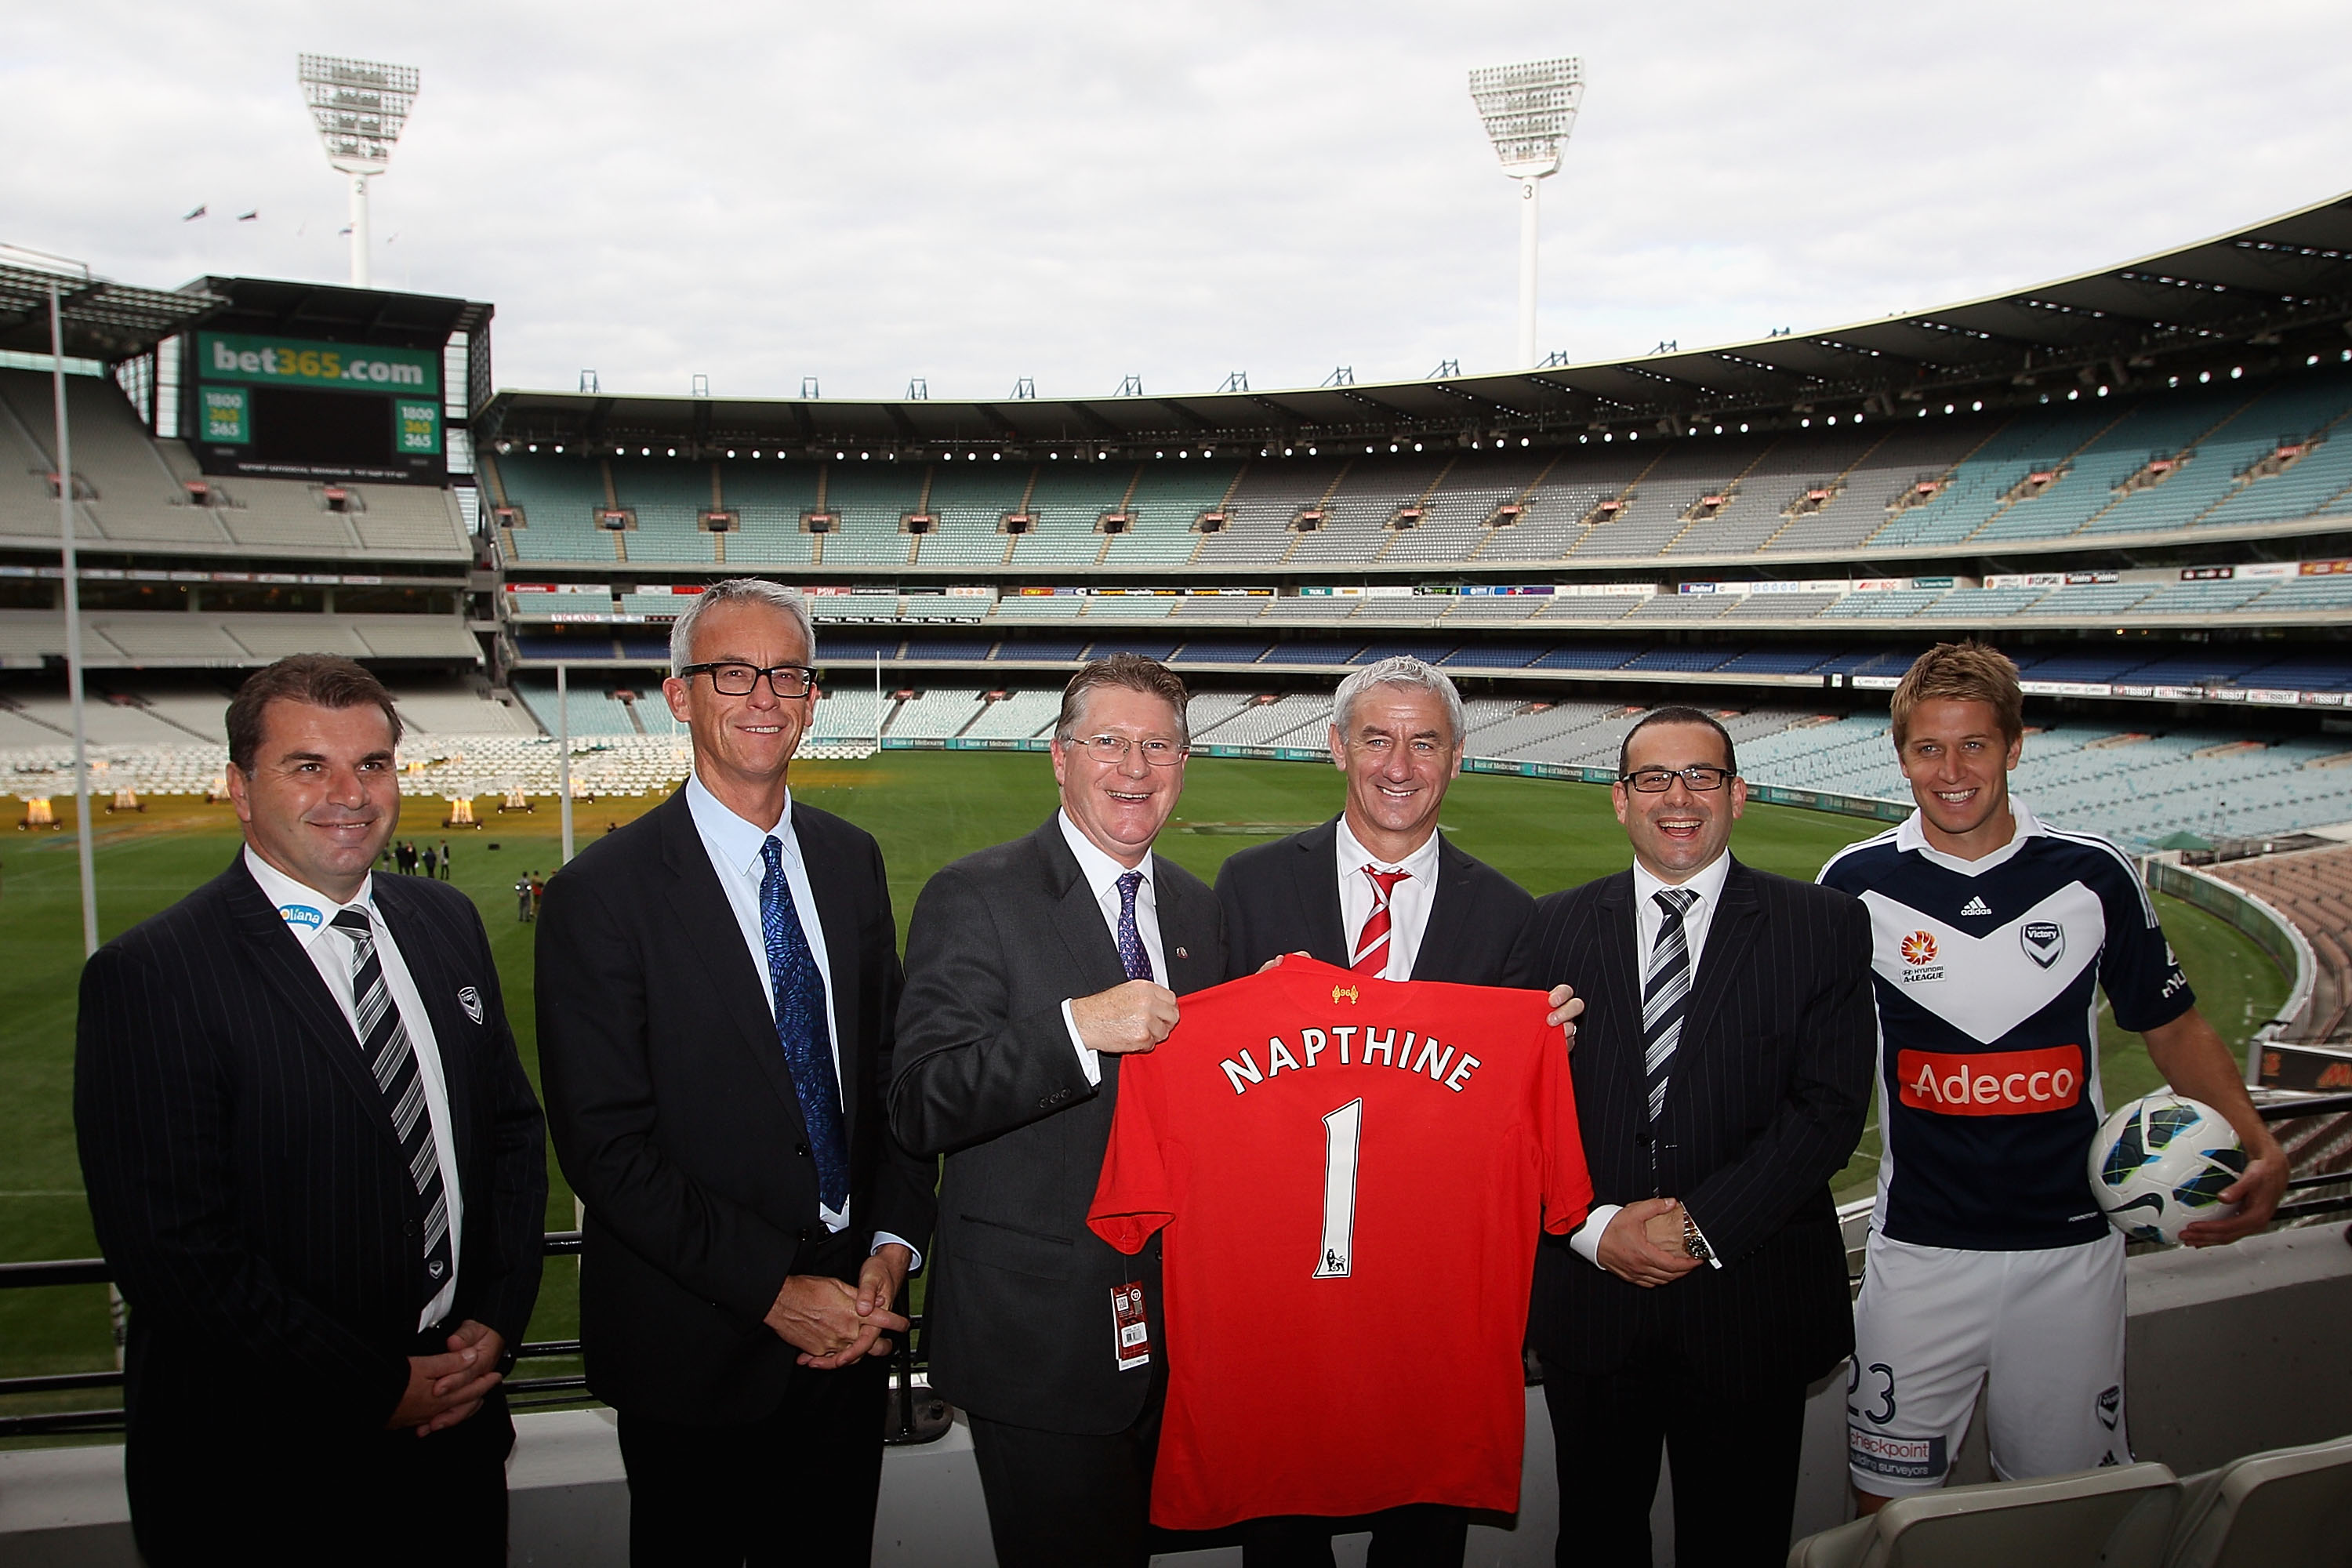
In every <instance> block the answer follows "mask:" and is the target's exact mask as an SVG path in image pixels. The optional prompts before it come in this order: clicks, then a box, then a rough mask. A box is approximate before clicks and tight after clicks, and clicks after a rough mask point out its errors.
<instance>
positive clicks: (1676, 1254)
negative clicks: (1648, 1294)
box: [1593, 1198, 1698, 1290]
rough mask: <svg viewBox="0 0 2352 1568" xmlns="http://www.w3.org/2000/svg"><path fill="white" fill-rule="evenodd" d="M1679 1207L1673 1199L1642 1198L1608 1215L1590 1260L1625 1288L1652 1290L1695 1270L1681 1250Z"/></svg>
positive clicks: (1681, 1216) (1693, 1264) (1680, 1216)
mask: <svg viewBox="0 0 2352 1568" xmlns="http://www.w3.org/2000/svg"><path fill="white" fill-rule="evenodd" d="M1682 1237H1683V1205H1682V1204H1681V1203H1680V1202H1679V1201H1678V1200H1676V1199H1674V1198H1643V1199H1640V1200H1639V1201H1637V1202H1634V1203H1630V1204H1627V1205H1625V1206H1624V1207H1622V1208H1621V1209H1619V1210H1618V1211H1617V1212H1616V1213H1615V1214H1613V1215H1610V1216H1609V1225H1608V1227H1607V1228H1606V1229H1604V1230H1603V1231H1601V1242H1600V1245H1599V1246H1598V1247H1595V1248H1594V1254H1593V1255H1594V1257H1595V1258H1598V1259H1599V1261H1600V1264H1601V1268H1606V1269H1607V1270H1609V1272H1610V1273H1612V1274H1614V1275H1615V1276H1617V1278H1618V1279H1622V1280H1624V1281H1625V1282H1626V1283H1627V1284H1629V1285H1639V1286H1641V1287H1642V1288H1643V1289H1645V1290H1648V1289H1656V1288H1657V1287H1658V1286H1660V1285H1671V1284H1673V1283H1674V1282H1675V1280H1677V1279H1681V1278H1682V1277H1683V1276H1684V1275H1685V1274H1687V1273H1689V1272H1690V1271H1691V1270H1692V1269H1694V1268H1697V1267H1698V1259H1697V1258H1693V1257H1691V1256H1690V1254H1688V1253H1687V1252H1685V1251H1684V1250H1683V1241H1682Z"/></svg>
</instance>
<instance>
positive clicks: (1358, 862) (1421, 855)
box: [1339, 811, 1444, 882]
mask: <svg viewBox="0 0 2352 1568" xmlns="http://www.w3.org/2000/svg"><path fill="white" fill-rule="evenodd" d="M1443 836H1444V829H1443V828H1436V827H1433V828H1431V829H1430V830H1429V837H1427V838H1424V839H1423V840H1422V841H1421V847H1420V848H1418V849H1416V850H1414V851H1413V852H1412V854H1410V855H1408V856H1406V857H1405V858H1403V859H1402V860H1394V861H1391V860H1383V859H1381V858H1380V857H1379V856H1377V855H1375V854H1373V853H1372V852H1371V851H1370V850H1369V849H1367V848H1365V847H1363V845H1362V844H1361V843H1360V842H1358V840H1357V838H1356V836H1355V834H1353V833H1352V832H1350V831H1349V828H1348V814H1347V813H1346V812H1344V811H1343V812H1341V813H1340V814H1339V862H1340V864H1342V865H1344V866H1346V867H1347V868H1349V870H1355V869H1358V868H1362V867H1365V866H1378V867H1380V868H1381V869H1382V870H1384V871H1397V870H1401V871H1404V872H1406V873H1408V874H1409V875H1410V876H1412V879H1414V880H1416V881H1422V882H1426V881H1430V880H1432V879H1434V878H1435V876H1436V874H1437V841H1438V839H1439V838H1440V837H1443Z"/></svg>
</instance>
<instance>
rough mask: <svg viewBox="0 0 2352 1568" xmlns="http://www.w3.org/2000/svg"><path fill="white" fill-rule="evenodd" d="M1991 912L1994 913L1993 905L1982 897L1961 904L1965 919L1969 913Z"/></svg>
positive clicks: (1984, 913)
mask: <svg viewBox="0 0 2352 1568" xmlns="http://www.w3.org/2000/svg"><path fill="white" fill-rule="evenodd" d="M1990 913H1992V906H1991V905H1990V904H1989V903H1986V902H1985V901H1984V900H1983V899H1981V898H1974V899H1970V900H1969V901H1968V902H1967V903H1965V904H1962V905H1961V906H1960V915H1961V917H1962V918H1963V919H1965V918H1967V917H1968V916H1969V915H1989V914H1990Z"/></svg>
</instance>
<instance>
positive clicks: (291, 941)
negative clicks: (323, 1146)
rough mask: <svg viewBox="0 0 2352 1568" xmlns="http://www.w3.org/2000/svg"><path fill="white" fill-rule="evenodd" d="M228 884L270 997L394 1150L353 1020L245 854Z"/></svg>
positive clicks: (236, 920)
mask: <svg viewBox="0 0 2352 1568" xmlns="http://www.w3.org/2000/svg"><path fill="white" fill-rule="evenodd" d="M225 880H226V893H227V898H228V909H229V920H230V921H231V923H233V924H234V925H235V926H236V928H237V930H238V931H239V933H240V934H241V935H243V936H244V938H245V939H246V940H245V941H244V942H243V943H242V944H241V951H243V952H244V953H245V954H246V956H247V962H249V963H251V964H252V965H253V966H254V968H255V970H256V971H257V972H258V973H259V974H260V976H261V980H262V984H263V985H264V987H265V988H266V992H267V994H275V995H278V996H280V997H283V998H284V999H285V1000H286V1001H287V1002H288V1003H289V1005H291V1006H292V1007H293V1009H294V1015H295V1016H296V1017H297V1018H298V1019H299V1021H300V1023H301V1026H302V1034H303V1037H304V1038H306V1039H307V1040H309V1042H310V1045H311V1046H312V1047H314V1048H315V1049H317V1050H318V1051H319V1053H320V1055H322V1056H324V1057H325V1058H327V1060H328V1061H329V1062H330V1063H331V1064H332V1066H333V1068H334V1069H335V1071H336V1072H337V1073H338V1074H340V1075H341V1078H342V1079H343V1081H344V1083H346V1084H348V1085H349V1086H350V1087H351V1090H352V1093H353V1094H355V1095H357V1096H359V1098H360V1100H361V1102H362V1104H364V1105H365V1106H366V1107H367V1108H368V1109H369V1110H370V1111H372V1112H373V1115H371V1116H370V1117H369V1118H368V1121H370V1122H371V1123H372V1124H373V1125H374V1126H375V1127H376V1128H377V1129H378V1130H379V1131H381V1132H382V1133H383V1136H384V1137H385V1138H386V1139H388V1140H393V1142H394V1143H395V1145H396V1144H397V1142H398V1141H397V1140H396V1139H393V1131H392V1121H391V1119H390V1118H389V1117H387V1116H386V1115H384V1113H383V1090H381V1089H378V1088H377V1087H376V1082H375V1075H374V1074H373V1073H372V1072H370V1071H369V1070H368V1068H367V1064H366V1063H364V1062H362V1060H361V1059H360V1042H359V1037H358V1036H357V1035H355V1034H353V1033H352V1026H351V1020H349V1019H348V1018H346V1017H344V1016H343V1010H342V1008H341V1006H340V1005H337V1003H336V1001H335V997H334V994H333V993H332V992H331V991H329V990H328V989H327V983H326V982H325V981H324V980H322V979H320V976H319V970H318V966H317V965H316V964H314V963H311V962H310V954H309V953H308V952H304V951H303V949H302V944H301V943H300V942H298V941H296V940H295V936H294V933H293V932H292V931H288V930H287V929H286V919H285V917H284V916H283V915H280V914H279V913H278V910H277V907H276V906H275V905H273V904H272V903H270V901H269V900H268V896H267V895H265V894H264V893H263V892H262V890H261V885H260V884H259V883H258V882H256V881H255V880H254V879H253V873H252V872H250V871H248V870H247V869H246V868H245V858H244V852H243V851H242V850H240V851H239V852H238V857H237V859H236V862H235V863H234V864H233V865H232V866H231V867H230V868H229V873H228V876H227V877H226V879H225ZM320 940H322V941H323V940H325V939H324V938H321V939H320ZM335 940H337V941H341V938H337V939H335Z"/></svg>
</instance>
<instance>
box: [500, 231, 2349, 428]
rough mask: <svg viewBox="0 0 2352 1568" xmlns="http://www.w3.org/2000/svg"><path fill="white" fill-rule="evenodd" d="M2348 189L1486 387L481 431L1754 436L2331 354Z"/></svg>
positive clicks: (591, 418)
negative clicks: (1884, 305)
mask: <svg viewBox="0 0 2352 1568" xmlns="http://www.w3.org/2000/svg"><path fill="white" fill-rule="evenodd" d="M2347 330H2352V194H2347V195H2339V196H2334V197H2330V198H2329V199H2327V200H2326V201H2323V202H2318V203H2315V204H2314V205H2311V206H2307V207H2305V208H2302V209H2301V210H2299V211H2296V212H2291V213H2287V214H2285V215H2284V216H2279V217H2274V218H2271V219H2268V220H2266V221H2264V222H2262V223H2258V224H2253V225H2251V226H2248V227H2246V228H2242V229H2240V230H2237V231H2236V232H2234V233H2231V234H2224V235H2219V236H2216V237H2213V238H2210V239H2206V240H2201V241H2199V242H2198V243H2196V244H2193V245H2186V246H2182V247H2179V248H2178V249H2175V250H2168V251H2165V252H2162V253H2161V254H2158V255H2155V256H2149V257H2143V258H2140V259H2138V260H2136V261H2129V262H2126V263H2124V264H2123V265H2122V266H2119V267H2111V268H2103V269H2101V270H2098V271H2095V272H2084V273H2080V274H2077V275H2076V276H2074V277H2072V278H2065V279H2058V280H2057V281H2055V282H2051V283H2044V284H2041V285H2038V286H2036V287H2034V288H2031V289H2019V290H2017V291H2016V292H2014V293H2009V294H2001V295H1995V296H1990V297H1988V298H1985V299H1979V300H1966V301H1963V302H1962V303H1959V304H1957V305H1950V306H1947V307H1945V308H1943V309H1941V310H1921V311H1917V312H1915V313H1913V314H1909V315H1901V316H1887V317H1885V318H1882V319H1880V320H1877V321H1857V322H1854V323H1852V324H1850V325H1847V326H1843V327H1834V328H1832V329H1830V330H1828V331H1817V332H1804V333H1796V334H1791V335H1785V336H1775V337H1768V338H1763V339H1759V340H1752V341H1750V342H1742V343H1732V344H1727V345H1725V346H1722V347H1718V348H1710V349H1700V350H1695V351H1693V352H1690V353H1677V352H1666V353H1654V354H1648V355H1643V356H1642V357H1640V358H1638V359H1625V360H1616V361H1612V362H1607V363H1593V364H1563V365H1557V366H1547V367H1545V368H1543V369H1539V370H1532V371H1522V372H1517V373H1513V374H1502V375H1471V376H1445V377H1442V378H1436V379H1432V380H1428V381H1419V382H1391V383H1386V384H1376V385H1374V384H1367V385H1339V386H1328V385H1327V386H1322V387H1316V388H1312V389H1306V390H1296V391H1287V392H1219V393H1205V394H1201V395H1173V396H1168V395H1156V396H1147V395H1134V396H1119V397H1093V398H1078V399H1055V398H1019V399H1003V400H997V401H986V402H953V401H949V400H945V399H923V398H916V399H898V400H893V401H862V400H856V399H842V398H833V399H816V398H775V399H759V398H725V399H719V398H698V397H651V396H629V395H597V394H593V393H583V394H571V393H554V392H517V391H507V392H501V393H499V395H497V397H496V398H495V399H493V400H492V402H491V403H490V405H488V410H487V411H486V412H485V414H484V415H483V416H482V417H480V418H478V420H477V421H476V424H477V427H478V438H479V439H484V440H503V441H507V442H509V443H540V442H547V443H562V444H566V445H568V446H569V447H571V448H572V449H574V450H580V449H587V450H592V451H593V450H594V449H596V448H597V447H600V446H605V445H607V444H609V445H610V446H611V447H613V448H614V449H618V447H620V446H622V445H624V444H629V443H636V444H642V445H646V446H653V445H656V444H658V445H659V446H661V447H663V448H664V449H668V448H671V447H675V448H677V449H678V450H679V451H680V453H681V455H686V454H689V453H690V454H692V455H697V456H700V455H706V454H709V453H712V452H716V451H719V450H723V449H730V448H743V447H751V448H758V449H769V448H772V449H775V450H778V451H779V452H782V453H785V454H815V453H819V452H823V453H824V454H825V455H828V456H829V455H831V453H833V452H834V451H835V450H849V449H863V450H868V451H876V452H881V451H889V452H894V453H899V454H903V455H907V456H922V455H926V454H929V453H939V452H950V451H953V452H962V451H967V450H970V451H997V452H1002V453H1003V454H1004V455H1006V456H1009V457H1027V456H1038V457H1042V456H1044V455H1045V454H1046V453H1048V452H1061V451H1066V452H1068V453H1070V454H1071V455H1072V456H1076V455H1077V454H1078V453H1080V452H1085V453H1087V454H1088V455H1092V454H1093V453H1096V452H1108V453H1115V454H1117V455H1119V456H1126V457H1132V456H1136V455H1139V454H1149V453H1150V452H1151V451H1156V450H1160V449H1163V448H1177V447H1190V448H1198V447H1211V448H1214V447H1219V446H1229V447H1234V448H1236V449H1238V448H1244V447H1276V446H1292V447H1303V446H1305V445H1307V444H1308V443H1312V442H1317V441H1326V442H1332V443H1339V442H1341V441H1348V440H1355V441H1368V440H1381V441H1394V442H1405V441H1421V442H1429V441H1443V442H1445V443H1446V444H1448V445H1452V444H1454V443H1456V442H1459V443H1460V444H1462V445H1465V446H1466V445H1468V444H1469V443H1471V442H1473V441H1482V442H1483V441H1488V440H1507V441H1509V442H1511V443H1513V444H1517V443H1520V442H1523V441H1524V442H1532V443H1534V444H1537V445H1550V444H1556V443H1558V442H1560V441H1563V440H1566V439H1568V438H1570V437H1574V436H1578V435H1583V434H1586V433H1589V432H1598V431H1628V432H1635V433H1640V434H1650V433H1653V432H1659V433H1665V434H1677V433H1685V432H1690V431H1694V430H1697V429H1701V428H1711V427H1713V426H1717V425H1727V426H1736V425H1743V424H1744V425H1751V426H1755V427H1757V428H1759V429H1769V428H1774V427H1778V426H1784V425H1793V424H1795V423H1796V422H1797V421H1798V420H1800V419H1804V418H1808V417H1810V416H1812V415H1813V414H1814V413H1815V412H1816V411H1818V412H1820V413H1822V414H1824V415H1828V414H1849V415H1851V414H1861V415H1864V416H1869V417H1872V418H1883V417H1888V416H1898V415H1899V416H1910V415H1912V414H1913V413H1914V412H1915V411H1916V410H1917V409H1921V408H1926V407H1929V406H1931V405H1932V406H1936V407H1940V406H1941V405H1944V404H1946V403H1953V404H1955V405H1958V406H1967V405H1969V404H1971V403H1981V404H1982V405H1985V406H2000V405H2010V404H2016V403H2021V402H2033V401H2039V400H2042V399H2043V398H2045V397H2046V396H2047V395H2050V394H2051V393H2052V392H2053V390H2054V389H2062V388H2063V389H2072V388H2075V387H2078V386H2084V385H2094V384H2095V385H2111V386H2116V387H2131V386H2135V385H2144V384H2149V383H2150V382H2155V383H2158V384H2161V383H2162V381H2163V380H2164V378H2166V377H2168V376H2174V375H2183V374H2195V373H2197V372H2199V371H2200V370H2207V369H2211V368H2214V367H2216V366H2221V367H2225V368H2236V367H2239V366H2243V367H2244V368H2245V369H2247V370H2248V371H2250V372H2258V371H2260V370H2262V369H2265V368H2270V367H2273V366H2276V365H2280V364H2284V363H2288V362H2289V356H2291V355H2292V356H2295V363H2300V362H2301V360H2302V359H2303V358H2306V357H2308V356H2309V355H2310V354H2312V353H2326V354H2329V355H2331V356H2332V355H2336V354H2338V353H2343V352H2344V351H2345V349H2346V347H2347V340H2346V337H2345V333H2346V331H2347Z"/></svg>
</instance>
